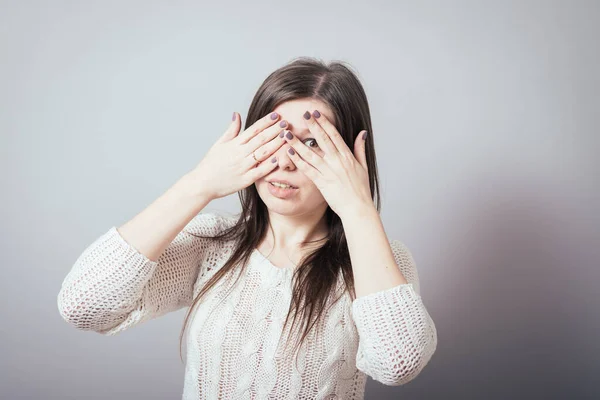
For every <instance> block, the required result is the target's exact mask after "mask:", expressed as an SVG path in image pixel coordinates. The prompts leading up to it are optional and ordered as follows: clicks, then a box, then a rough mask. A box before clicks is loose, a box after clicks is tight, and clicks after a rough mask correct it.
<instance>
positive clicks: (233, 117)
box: [231, 111, 235, 121]
mask: <svg viewBox="0 0 600 400" xmlns="http://www.w3.org/2000/svg"><path fill="white" fill-rule="evenodd" d="M231 120H232V121H235V111H234V112H233V115H232V116H231Z"/></svg>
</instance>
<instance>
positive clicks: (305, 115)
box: [304, 111, 310, 119]
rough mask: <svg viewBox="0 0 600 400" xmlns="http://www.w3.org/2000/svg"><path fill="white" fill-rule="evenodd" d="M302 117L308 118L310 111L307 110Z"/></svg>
mask: <svg viewBox="0 0 600 400" xmlns="http://www.w3.org/2000/svg"><path fill="white" fill-rule="evenodd" d="M304 119H310V113H309V112H308V111H307V112H305V113H304Z"/></svg>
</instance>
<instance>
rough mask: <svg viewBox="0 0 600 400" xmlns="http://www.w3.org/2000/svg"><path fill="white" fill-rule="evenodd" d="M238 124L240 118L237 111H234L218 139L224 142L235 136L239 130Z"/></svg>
mask: <svg viewBox="0 0 600 400" xmlns="http://www.w3.org/2000/svg"><path fill="white" fill-rule="evenodd" d="M240 126H241V119H240V118H239V116H238V113H236V112H235V111H234V112H233V115H232V116H231V123H230V124H229V127H227V130H225V133H224V134H223V135H221V137H220V138H219V141H220V142H226V141H228V140H231V139H233V138H234V137H236V136H237V134H238V133H239V132H240Z"/></svg>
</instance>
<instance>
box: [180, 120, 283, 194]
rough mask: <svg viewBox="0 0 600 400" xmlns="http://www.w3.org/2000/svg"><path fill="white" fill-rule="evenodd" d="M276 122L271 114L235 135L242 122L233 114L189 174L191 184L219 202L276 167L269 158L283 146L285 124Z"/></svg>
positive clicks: (274, 162) (273, 158)
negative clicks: (231, 119) (223, 130)
mask: <svg viewBox="0 0 600 400" xmlns="http://www.w3.org/2000/svg"><path fill="white" fill-rule="evenodd" d="M278 120H279V115H278V114H277V113H270V114H269V115H266V116H264V117H263V118H261V119H259V120H258V121H256V122H255V123H254V124H252V126H250V127H249V128H248V129H246V130H245V131H244V132H242V133H241V134H238V133H239V131H240V128H241V119H240V117H239V115H238V114H237V113H234V114H233V121H232V122H231V125H229V128H227V130H226V131H225V133H224V134H223V135H222V136H221V137H220V138H219V139H218V140H217V141H216V142H215V143H214V144H213V146H212V147H211V148H210V149H209V151H208V153H207V154H206V155H205V156H204V158H203V159H202V161H201V162H200V163H199V164H198V165H197V166H196V167H195V168H194V169H193V170H192V171H190V172H189V173H188V176H189V177H190V178H191V181H192V182H194V185H197V187H198V189H199V190H201V192H202V194H203V195H205V196H208V198H210V199H218V198H220V197H225V196H227V195H229V194H232V193H235V192H237V191H239V190H242V189H244V188H246V187H248V186H250V185H252V184H253V183H254V182H256V181H257V180H258V179H260V178H261V177H263V176H265V175H267V174H268V173H269V172H270V171H271V170H273V169H274V168H275V167H276V166H277V159H276V158H275V157H271V155H272V154H273V153H275V152H276V151H277V150H278V149H279V148H280V147H281V146H282V145H283V144H284V143H285V139H283V138H282V136H283V135H282V136H281V137H279V136H278V135H279V133H280V132H281V131H282V130H283V129H284V128H285V127H287V122H286V121H285V120H282V121H281V122H279V121H278ZM253 153H254V156H256V160H255V159H254V157H253V155H252V154H253Z"/></svg>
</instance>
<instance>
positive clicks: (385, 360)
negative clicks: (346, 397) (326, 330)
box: [352, 240, 437, 386]
mask: <svg viewBox="0 0 600 400" xmlns="http://www.w3.org/2000/svg"><path fill="white" fill-rule="evenodd" d="M390 246H391V248H392V251H393V253H394V258H395V260H396V264H397V265H398V267H399V268H400V271H401V272H402V274H403V275H404V277H405V278H406V280H407V282H408V283H405V284H401V285H398V286H395V287H393V288H390V289H387V290H383V291H380V292H375V293H370V294H368V295H366V296H362V297H359V298H357V299H355V300H354V301H353V302H352V316H353V319H354V322H355V324H356V329H357V331H358V334H359V343H358V350H357V355H356V367H357V368H358V369H359V370H361V371H362V372H364V373H365V374H367V375H369V376H370V377H371V378H373V379H374V380H376V381H378V382H381V383H383V384H385V385H388V386H399V385H403V384H405V383H407V382H409V381H411V380H412V379H414V378H415V377H416V376H417V375H418V374H419V373H420V372H421V370H422V369H423V368H424V367H425V365H427V363H428V362H429V360H430V359H431V357H432V356H433V353H434V352H435V349H436V347H437V331H436V327H435V324H434V323H433V320H432V319H431V317H430V316H429V313H428V312H427V310H426V308H425V305H424V304H423V301H422V299H421V296H420V288H419V277H418V273H417V269H416V266H415V262H414V260H413V257H412V255H411V253H410V251H409V249H408V248H407V247H406V246H405V245H404V244H403V243H401V242H400V241H398V240H392V241H391V242H390Z"/></svg>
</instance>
